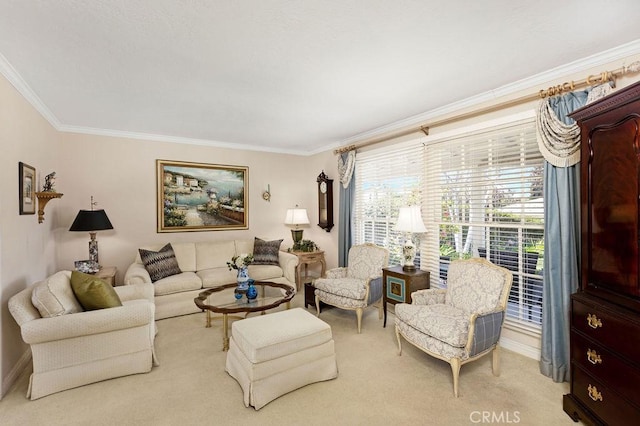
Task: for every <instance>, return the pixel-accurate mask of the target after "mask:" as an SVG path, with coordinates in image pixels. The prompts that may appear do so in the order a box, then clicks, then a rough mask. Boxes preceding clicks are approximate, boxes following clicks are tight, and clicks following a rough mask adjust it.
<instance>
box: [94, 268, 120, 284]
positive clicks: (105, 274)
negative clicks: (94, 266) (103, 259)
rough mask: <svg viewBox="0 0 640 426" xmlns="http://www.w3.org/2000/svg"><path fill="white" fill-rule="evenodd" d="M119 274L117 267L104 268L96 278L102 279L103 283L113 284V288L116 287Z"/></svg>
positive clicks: (96, 274)
mask: <svg viewBox="0 0 640 426" xmlns="http://www.w3.org/2000/svg"><path fill="white" fill-rule="evenodd" d="M117 273H118V268H117V267H115V266H103V267H102V268H100V270H99V271H98V272H96V273H95V274H93V275H95V276H96V277H98V278H100V279H101V280H103V281H106V282H107V283H108V284H111V287H115V285H116V274H117Z"/></svg>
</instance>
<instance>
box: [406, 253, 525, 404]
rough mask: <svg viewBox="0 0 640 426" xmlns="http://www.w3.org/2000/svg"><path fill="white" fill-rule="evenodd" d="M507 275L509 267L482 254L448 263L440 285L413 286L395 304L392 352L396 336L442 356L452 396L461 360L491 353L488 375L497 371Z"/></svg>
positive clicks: (509, 286) (462, 361)
mask: <svg viewBox="0 0 640 426" xmlns="http://www.w3.org/2000/svg"><path fill="white" fill-rule="evenodd" d="M512 279H513V276H512V274H511V272H509V271H508V270H507V269H505V268H502V267H500V266H496V265H494V264H493V263H491V262H489V261H488V260H486V259H480V258H474V259H468V260H456V261H453V262H451V264H450V265H449V272H448V276H447V288H446V289H429V290H419V291H416V292H414V293H412V294H411V296H412V303H411V304H407V303H401V304H397V305H395V315H396V336H397V339H398V355H401V354H402V345H401V339H400V336H402V337H404V338H405V339H406V340H407V341H408V342H409V343H411V344H412V345H415V346H417V347H418V348H419V349H421V350H422V351H424V352H426V353H427V354H429V355H431V356H433V357H436V358H439V359H442V360H444V361H447V362H448V363H449V364H451V372H452V373H453V394H454V395H455V396H456V397H457V396H458V381H459V375H460V367H461V366H462V365H463V364H466V363H468V362H471V361H474V360H476V359H478V358H480V357H482V356H484V355H486V354H488V353H490V352H493V364H492V368H493V374H494V375H496V376H497V375H499V374H500V371H499V352H498V349H499V346H498V340H499V339H500V332H501V331H502V324H503V323H504V318H505V313H506V307H507V298H508V297H509V290H510V288H511V282H512Z"/></svg>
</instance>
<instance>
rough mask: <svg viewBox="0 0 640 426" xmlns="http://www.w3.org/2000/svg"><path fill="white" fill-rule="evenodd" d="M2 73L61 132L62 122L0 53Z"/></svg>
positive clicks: (0, 69)
mask: <svg viewBox="0 0 640 426" xmlns="http://www.w3.org/2000/svg"><path fill="white" fill-rule="evenodd" d="M0 73H2V75H3V76H4V77H5V78H6V79H7V80H9V83H11V85H12V86H13V87H15V88H16V90H17V91H18V92H19V93H20V94H21V95H22V96H23V97H24V98H25V99H26V100H27V102H29V103H30V104H31V105H32V106H33V107H34V108H35V109H36V111H38V112H39V113H40V115H42V116H43V117H44V118H45V120H47V121H48V122H49V124H51V125H52V126H53V128H54V129H56V130H59V128H60V120H58V118H57V117H56V116H55V115H54V114H53V113H52V112H51V110H50V109H49V108H47V106H46V105H45V104H44V102H42V100H41V99H40V97H39V96H38V95H36V93H35V92H34V91H33V90H32V89H31V87H29V85H28V84H27V83H26V82H25V81H24V80H23V79H22V77H21V76H20V74H18V71H16V69H15V68H14V67H13V65H11V64H10V63H9V61H7V58H5V57H4V55H3V54H2V53H0Z"/></svg>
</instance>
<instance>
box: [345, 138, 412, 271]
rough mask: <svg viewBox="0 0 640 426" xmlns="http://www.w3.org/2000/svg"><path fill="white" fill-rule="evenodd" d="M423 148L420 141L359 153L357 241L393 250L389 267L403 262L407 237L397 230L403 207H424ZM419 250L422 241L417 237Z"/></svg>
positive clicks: (356, 207) (357, 155)
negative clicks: (421, 201)
mask: <svg viewBox="0 0 640 426" xmlns="http://www.w3.org/2000/svg"><path fill="white" fill-rule="evenodd" d="M423 163H424V160H423V145H422V142H421V141H420V140H419V139H416V140H411V141H408V142H405V143H402V144H398V145H394V146H392V147H385V148H380V149H377V150H375V151H369V152H364V153H358V154H356V171H355V176H356V179H355V182H356V190H355V194H356V195H355V206H354V217H353V222H354V241H355V243H356V244H362V243H365V242H370V243H374V244H377V245H380V246H383V247H386V248H387V249H389V252H390V255H389V264H390V265H396V264H399V263H400V262H401V255H402V245H403V243H404V241H405V237H406V235H405V234H403V233H400V232H397V231H395V230H394V227H395V224H396V221H397V219H398V211H399V209H400V207H402V206H407V205H420V200H421V191H422V187H423V179H422V178H423V170H424V164H423ZM414 243H416V247H419V239H418V238H417V237H414Z"/></svg>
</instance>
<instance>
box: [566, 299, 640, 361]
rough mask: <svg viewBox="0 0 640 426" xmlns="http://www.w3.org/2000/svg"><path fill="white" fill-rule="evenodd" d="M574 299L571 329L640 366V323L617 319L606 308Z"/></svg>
mask: <svg viewBox="0 0 640 426" xmlns="http://www.w3.org/2000/svg"><path fill="white" fill-rule="evenodd" d="M576 299H577V298H576V297H574V298H572V309H571V326H572V327H573V328H574V329H576V330H579V331H580V332H581V333H582V334H584V335H585V336H587V337H588V338H590V339H591V340H593V341H595V342H598V343H600V344H601V345H602V346H604V347H606V348H608V349H609V350H610V351H611V352H614V353H618V354H620V355H621V356H622V357H624V358H626V359H628V360H631V361H633V362H634V363H636V364H638V363H640V323H639V322H638V321H637V320H633V319H632V317H630V316H623V315H618V314H617V313H616V312H615V311H614V310H613V309H609V308H608V305H605V304H600V305H596V304H593V305H591V304H589V303H588V302H587V303H583V302H582V301H580V300H576ZM614 309H617V310H620V309H622V308H620V307H617V308H614Z"/></svg>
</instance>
